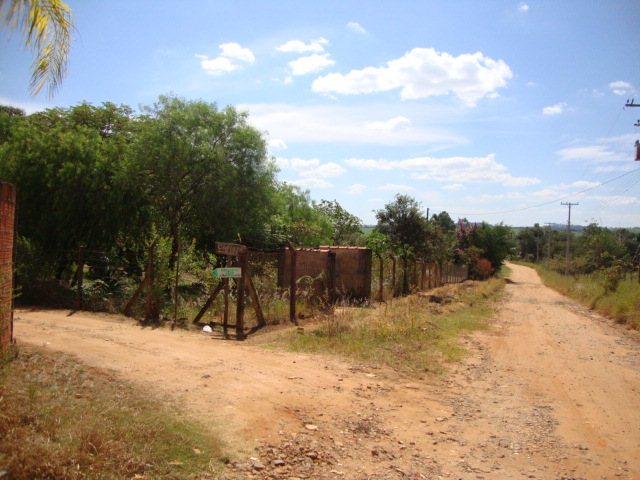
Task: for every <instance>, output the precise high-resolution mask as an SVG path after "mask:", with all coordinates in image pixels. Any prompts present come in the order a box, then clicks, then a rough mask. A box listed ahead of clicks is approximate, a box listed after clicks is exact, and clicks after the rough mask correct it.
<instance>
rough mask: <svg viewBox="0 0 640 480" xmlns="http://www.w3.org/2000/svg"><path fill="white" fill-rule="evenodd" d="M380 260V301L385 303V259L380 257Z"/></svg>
mask: <svg viewBox="0 0 640 480" xmlns="http://www.w3.org/2000/svg"><path fill="white" fill-rule="evenodd" d="M378 259H379V260H380V275H379V280H380V291H379V292H378V301H380V302H384V258H383V257H382V255H380V256H379V257H378Z"/></svg>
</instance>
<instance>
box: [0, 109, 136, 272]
mask: <svg viewBox="0 0 640 480" xmlns="http://www.w3.org/2000/svg"><path fill="white" fill-rule="evenodd" d="M134 130H135V122H133V121H132V118H131V110H130V109H128V108H127V107H116V106H115V105H113V104H104V105H103V106H102V107H92V106H90V105H87V104H81V105H78V106H76V107H72V108H70V109H52V110H46V111H44V112H40V113H37V114H34V115H29V116H26V117H20V116H18V117H14V122H13V124H12V126H11V131H10V133H9V135H8V137H7V138H6V140H5V141H4V142H3V143H2V144H1V145H0V178H2V179H3V180H6V181H9V182H12V183H14V184H16V185H17V187H18V192H19V194H18V211H19V212H20V214H19V215H18V231H19V232H20V233H21V235H23V236H24V237H26V238H28V239H29V241H30V242H31V243H32V245H33V247H34V248H35V249H38V250H39V251H41V252H42V253H43V254H44V255H46V256H47V257H48V258H54V259H56V260H57V261H58V264H59V270H64V269H65V268H66V267H67V266H68V265H69V264H70V262H71V259H70V258H68V256H69V254H70V252H71V251H74V250H75V249H77V247H78V245H79V244H80V243H83V244H85V245H86V246H87V248H89V249H94V250H108V249H109V248H110V247H111V246H112V245H113V244H114V242H117V241H121V242H122V243H127V241H128V240H129V239H131V238H132V237H136V236H137V234H138V233H139V232H140V231H141V230H143V229H144V227H145V225H146V218H147V217H146V210H145V208H144V204H143V202H142V197H141V196H140V194H139V191H138V189H137V186H136V185H135V184H134V183H133V182H132V181H131V179H130V178H129V177H128V176H127V174H126V171H127V168H126V167H127V161H128V159H127V153H128V148H129V138H130V136H131V135H132V134H133V132H134ZM65 257H66V258H65ZM48 258H46V259H45V261H48Z"/></svg>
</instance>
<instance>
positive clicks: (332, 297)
mask: <svg viewBox="0 0 640 480" xmlns="http://www.w3.org/2000/svg"><path fill="white" fill-rule="evenodd" d="M327 299H328V301H329V305H333V304H334V303H336V252H332V251H329V253H328V254H327Z"/></svg>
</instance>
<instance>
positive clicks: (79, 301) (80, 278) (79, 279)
mask: <svg viewBox="0 0 640 480" xmlns="http://www.w3.org/2000/svg"><path fill="white" fill-rule="evenodd" d="M86 248H87V246H86V245H85V244H83V243H81V244H80V245H79V247H78V269H77V270H76V310H82V306H83V298H82V284H83V283H84V252H85V249H86Z"/></svg>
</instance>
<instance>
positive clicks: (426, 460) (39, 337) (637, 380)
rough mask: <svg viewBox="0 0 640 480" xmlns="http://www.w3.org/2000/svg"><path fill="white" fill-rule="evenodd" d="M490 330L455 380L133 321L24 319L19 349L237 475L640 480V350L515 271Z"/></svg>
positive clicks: (622, 332)
mask: <svg viewBox="0 0 640 480" xmlns="http://www.w3.org/2000/svg"><path fill="white" fill-rule="evenodd" d="M511 269H512V274H511V277H510V280H511V283H510V284H509V285H507V288H506V295H505V298H504V300H503V302H502V304H501V306H500V310H499V312H498V314H497V316H496V319H495V320H494V328H493V329H492V330H491V331H489V332H488V333H483V334H479V335H474V336H473V337H472V338H468V339H466V340H465V341H466V342H467V343H468V346H469V349H470V351H471V352H472V354H471V355H470V356H469V358H468V360H467V361H465V362H463V363H461V364H458V365H454V366H452V367H451V368H450V371H449V373H448V375H447V376H446V377H444V378H433V377H424V378H408V377H403V376H400V375H398V374H397V373H396V372H394V371H391V370H388V369H375V368H372V367H370V366H366V365H354V364H351V363H348V362H344V361H340V360H336V359H334V358H330V357H322V356H315V355H300V354H291V353H286V352H279V351H272V350H267V349H264V348H261V347H257V346H253V345H251V344H250V342H249V343H243V344H240V343H235V342H223V341H219V340H212V339H211V338H209V337H207V336H205V335H203V334H197V333H188V332H178V331H174V332H171V331H168V330H164V329H157V330H151V329H144V328H141V327H139V326H137V325H136V324H134V323H132V322H131V321H130V320H128V319H125V318H124V317H119V316H106V315H95V314H85V313H76V314H75V315H73V316H70V317H68V316H67V315H66V314H67V312H62V311H18V312H17V313H16V322H15V333H16V338H17V340H18V342H25V343H33V344H36V345H46V346H47V348H50V349H53V350H59V351H63V352H66V353H71V354H74V355H76V356H77V357H78V358H80V359H81V360H82V361H83V362H86V363H88V364H90V365H92V366H98V367H103V368H107V369H111V370H113V371H115V372H116V373H117V374H118V375H121V376H122V377H124V378H127V379H130V380H132V381H134V382H137V383H140V384H142V385H143V386H145V387H146V388H148V389H150V390H151V391H154V392H157V393H159V394H161V395H166V397H167V398H168V399H169V401H172V402H176V403H178V404H179V405H181V408H182V409H183V411H185V412H190V413H191V414H194V415H195V416H196V417H198V418H199V419H200V420H202V421H204V422H206V423H207V424H208V425H211V426H212V428H216V429H219V431H220V432H223V435H224V436H226V439H227V441H228V442H229V444H230V446H231V448H232V449H237V450H236V451H240V452H241V453H240V454H239V456H238V458H237V459H236V460H234V461H233V462H231V463H230V465H229V467H228V470H227V473H228V476H229V478H273V479H280V478H283V479H294V478H345V479H387V478H389V479H395V478H398V479H399V478H412V479H413V478H416V479H421V478H455V479H458V478H460V479H483V478H486V479H495V478H504V479H517V478H538V479H600V478H621V479H640V343H639V339H638V335H637V333H636V332H630V331H628V330H626V329H622V328H620V327H617V326H613V325H611V322H609V321H607V320H604V319H602V318H600V317H598V316H597V315H595V314H593V313H591V312H589V311H587V310H586V309H584V308H582V307H579V306H578V305H576V304H575V303H573V302H572V301H570V300H568V299H566V298H565V297H562V296H561V295H559V294H557V293H555V292H553V291H551V290H549V289H547V288H546V287H544V286H543V285H542V284H541V283H540V280H539V278H538V276H537V274H536V273H535V272H534V271H533V270H531V269H529V268H526V267H521V266H516V265H512V266H511Z"/></svg>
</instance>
